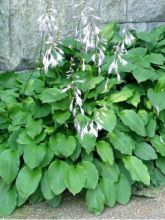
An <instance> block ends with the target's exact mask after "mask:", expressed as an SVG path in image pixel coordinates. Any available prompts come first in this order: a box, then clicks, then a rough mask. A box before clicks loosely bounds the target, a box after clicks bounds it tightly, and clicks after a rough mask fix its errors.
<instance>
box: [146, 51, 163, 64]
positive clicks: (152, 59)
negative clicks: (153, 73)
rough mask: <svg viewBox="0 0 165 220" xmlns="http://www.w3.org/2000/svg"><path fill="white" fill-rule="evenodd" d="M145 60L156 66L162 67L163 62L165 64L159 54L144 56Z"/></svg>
mask: <svg viewBox="0 0 165 220" xmlns="http://www.w3.org/2000/svg"><path fill="white" fill-rule="evenodd" d="M146 59H147V60H148V61H149V62H150V63H152V64H157V65H163V62H165V57H164V56H163V55H162V54H159V53H151V54H149V55H147V56H146Z"/></svg>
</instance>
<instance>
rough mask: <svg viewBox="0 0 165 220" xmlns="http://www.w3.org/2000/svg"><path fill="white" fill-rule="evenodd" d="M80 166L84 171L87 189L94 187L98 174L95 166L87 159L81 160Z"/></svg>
mask: <svg viewBox="0 0 165 220" xmlns="http://www.w3.org/2000/svg"><path fill="white" fill-rule="evenodd" d="M82 166H83V168H84V170H85V172H86V183H85V187H86V188H87V189H95V187H96V186H97V183H98V179H99V175H98V171H97V169H96V166H95V165H94V164H93V163H92V162H89V161H83V162H82Z"/></svg>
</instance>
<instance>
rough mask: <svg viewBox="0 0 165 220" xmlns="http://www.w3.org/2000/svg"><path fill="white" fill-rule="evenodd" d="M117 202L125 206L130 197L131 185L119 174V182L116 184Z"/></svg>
mask: <svg viewBox="0 0 165 220" xmlns="http://www.w3.org/2000/svg"><path fill="white" fill-rule="evenodd" d="M116 191H117V202H118V203H120V204H122V205H125V204H127V203H128V202H129V200H130V197H131V185H130V183H129V181H128V180H127V178H126V177H125V176H124V175H123V174H121V175H120V178H119V182H118V183H117V184H116Z"/></svg>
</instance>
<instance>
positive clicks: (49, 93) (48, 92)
mask: <svg viewBox="0 0 165 220" xmlns="http://www.w3.org/2000/svg"><path fill="white" fill-rule="evenodd" d="M66 96H67V94H66V93H63V92H62V91H61V90H60V89H57V88H47V89H45V90H43V91H42V93H41V94H40V95H39V96H38V97H39V99H40V100H41V101H42V103H51V102H55V101H59V100H62V99H64V98H66Z"/></svg>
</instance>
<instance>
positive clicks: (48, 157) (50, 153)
mask: <svg viewBox="0 0 165 220" xmlns="http://www.w3.org/2000/svg"><path fill="white" fill-rule="evenodd" d="M53 157H54V151H53V150H52V149H51V148H50V147H47V148H46V154H45V157H44V158H43V160H42V162H41V164H40V167H46V166H48V165H49V164H50V162H51V161H52V159H53Z"/></svg>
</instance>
